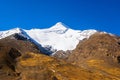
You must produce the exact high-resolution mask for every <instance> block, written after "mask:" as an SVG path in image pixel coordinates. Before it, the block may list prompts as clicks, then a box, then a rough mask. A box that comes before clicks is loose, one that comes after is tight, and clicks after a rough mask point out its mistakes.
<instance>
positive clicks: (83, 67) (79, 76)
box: [0, 22, 120, 80]
mask: <svg viewBox="0 0 120 80" xmlns="http://www.w3.org/2000/svg"><path fill="white" fill-rule="evenodd" d="M0 80H120V37H119V36H117V35H114V34H110V33H106V32H102V31H97V30H94V29H89V30H73V29H71V28H70V27H68V26H66V25H65V24H63V23H62V22H58V23H56V24H55V25H54V26H52V27H50V28H46V29H31V30H26V29H21V28H14V29H10V30H6V31H0Z"/></svg>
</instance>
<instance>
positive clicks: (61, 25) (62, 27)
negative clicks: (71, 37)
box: [49, 22, 68, 34]
mask: <svg viewBox="0 0 120 80" xmlns="http://www.w3.org/2000/svg"><path fill="white" fill-rule="evenodd" d="M49 29H50V30H52V31H54V32H56V33H58V34H62V33H65V32H66V31H67V30H68V27H67V26H66V25H65V24H64V23H62V22H58V23H56V24H55V25H54V26H52V27H50V28H49Z"/></svg>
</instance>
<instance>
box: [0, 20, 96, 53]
mask: <svg viewBox="0 0 120 80" xmlns="http://www.w3.org/2000/svg"><path fill="white" fill-rule="evenodd" d="M96 32H97V31H96V30H83V31H81V30H73V29H71V28H69V27H68V26H66V25H64V24H63V23H61V22H58V23H57V24H55V25H54V26H52V27H50V28H47V29H31V30H25V29H19V28H15V29H11V30H7V31H0V39H2V38H5V37H7V36H10V35H12V34H15V33H18V34H22V35H24V36H26V37H28V38H31V39H32V40H34V41H35V42H37V43H38V44H40V45H41V46H42V47H44V48H46V49H49V50H51V51H53V52H54V51H58V50H63V51H67V50H73V49H75V48H76V45H77V44H78V43H79V41H81V40H83V39H85V38H89V37H90V36H91V35H92V34H94V33H96Z"/></svg>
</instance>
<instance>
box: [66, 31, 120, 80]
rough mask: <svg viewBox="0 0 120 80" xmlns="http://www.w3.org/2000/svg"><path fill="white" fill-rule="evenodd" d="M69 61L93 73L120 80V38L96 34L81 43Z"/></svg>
mask: <svg viewBox="0 0 120 80" xmlns="http://www.w3.org/2000/svg"><path fill="white" fill-rule="evenodd" d="M67 61H68V62H70V63H72V64H74V65H78V66H81V67H83V68H84V69H87V70H90V71H92V72H100V73H103V74H105V75H106V76H107V75H111V76H114V77H115V78H118V79H120V38H119V37H117V36H115V35H110V34H105V33H96V34H94V35H92V36H91V37H90V38H89V39H86V40H84V41H82V42H80V43H79V44H78V46H77V48H76V49H75V50H73V52H72V53H71V54H70V55H69V57H68V59H67Z"/></svg>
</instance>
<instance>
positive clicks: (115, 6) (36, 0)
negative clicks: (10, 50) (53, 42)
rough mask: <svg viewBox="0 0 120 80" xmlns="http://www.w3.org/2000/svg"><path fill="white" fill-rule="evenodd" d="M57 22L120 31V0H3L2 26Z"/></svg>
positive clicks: (0, 2) (0, 6) (0, 3)
mask: <svg viewBox="0 0 120 80" xmlns="http://www.w3.org/2000/svg"><path fill="white" fill-rule="evenodd" d="M57 22H63V23H64V24H66V25H68V26H69V27H70V28H72V29H79V30H84V29H97V30H101V31H107V32H111V33H114V34H117V35H120V0H0V30H7V29H11V28H15V27H20V28H24V29H31V28H48V27H50V26H52V25H54V24H55V23H57Z"/></svg>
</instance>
